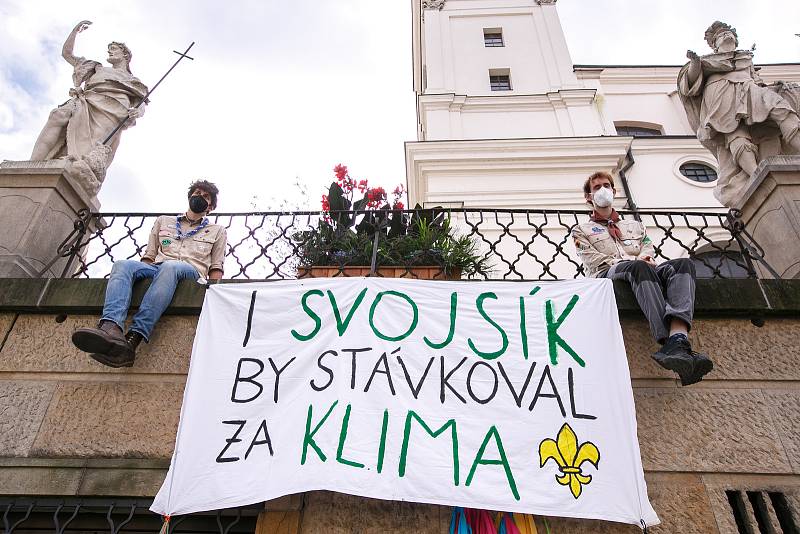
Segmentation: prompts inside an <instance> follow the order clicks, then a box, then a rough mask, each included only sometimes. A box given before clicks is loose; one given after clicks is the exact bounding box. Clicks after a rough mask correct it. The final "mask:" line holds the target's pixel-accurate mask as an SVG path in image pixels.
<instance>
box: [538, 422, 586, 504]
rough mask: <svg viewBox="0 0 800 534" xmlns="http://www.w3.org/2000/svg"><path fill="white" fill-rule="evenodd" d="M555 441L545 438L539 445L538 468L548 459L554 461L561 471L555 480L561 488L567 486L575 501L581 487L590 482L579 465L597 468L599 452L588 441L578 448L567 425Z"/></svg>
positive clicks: (576, 441)
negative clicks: (587, 463)
mask: <svg viewBox="0 0 800 534" xmlns="http://www.w3.org/2000/svg"><path fill="white" fill-rule="evenodd" d="M556 439H557V440H558V441H553V440H552V439H550V438H547V439H545V440H543V441H542V442H541V443H540V444H539V467H544V464H546V463H547V461H548V460H550V458H552V459H553V460H555V461H556V463H557V464H558V469H559V471H561V475H556V480H557V481H558V483H559V484H561V485H562V486H569V489H570V491H572V495H573V496H574V497H575V498H576V499H577V498H578V497H580V496H581V491H582V490H583V485H584V484H588V483H589V482H591V481H592V475H584V474H583V471H582V470H581V465H582V464H583V463H584V462H589V463H591V464H592V465H593V466H595V468H597V465H598V464H599V463H600V451H599V450H597V447H596V446H595V444H594V443H592V442H590V441H587V442H585V443H581V445H580V447H579V446H578V437H577V436H576V435H575V432H573V431H572V428H570V426H569V425H568V424H567V423H564V426H562V427H561V430H559V431H558V436H557V437H556Z"/></svg>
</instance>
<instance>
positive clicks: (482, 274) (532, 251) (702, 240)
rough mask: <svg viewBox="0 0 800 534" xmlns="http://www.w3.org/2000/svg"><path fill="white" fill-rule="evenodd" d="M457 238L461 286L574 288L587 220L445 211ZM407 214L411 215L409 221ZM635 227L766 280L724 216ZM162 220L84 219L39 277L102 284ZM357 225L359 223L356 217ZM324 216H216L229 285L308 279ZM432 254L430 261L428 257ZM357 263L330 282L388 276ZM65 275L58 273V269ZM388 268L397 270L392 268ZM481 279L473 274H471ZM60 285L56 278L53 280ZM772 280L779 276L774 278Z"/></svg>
mask: <svg viewBox="0 0 800 534" xmlns="http://www.w3.org/2000/svg"><path fill="white" fill-rule="evenodd" d="M441 211H443V212H445V213H446V215H447V217H449V219H450V222H451V226H452V229H453V232H454V233H455V234H457V235H463V236H468V237H469V238H470V239H472V240H473V242H474V244H475V251H476V258H475V261H474V263H475V264H476V265H475V266H478V265H477V264H479V263H480V264H481V266H484V267H485V266H488V267H489V268H488V270H487V269H484V270H481V269H469V268H467V269H461V272H462V273H463V274H462V275H461V277H462V278H466V279H501V280H543V279H554V280H555V279H565V278H577V277H579V276H583V275H584V269H583V266H582V264H581V262H580V260H579V259H578V258H577V255H576V251H575V247H574V244H573V242H572V239H571V232H572V230H573V229H574V228H575V227H576V226H577V225H578V224H580V223H582V222H586V221H588V218H589V212H587V211H572V210H503V209H446V210H441ZM408 213H411V212H408ZM620 214H621V215H622V217H623V218H629V217H636V218H638V219H640V220H641V221H642V222H643V223H644V224H645V226H646V227H647V228H648V235H649V237H650V238H651V239H652V241H653V245H654V247H655V251H656V261H661V260H668V259H674V258H680V257H683V258H687V257H688V258H692V259H693V260H694V261H695V265H696V267H697V269H698V275H699V276H700V277H706V278H747V277H749V278H754V277H757V276H758V274H759V271H762V272H764V271H771V269H770V267H769V265H768V264H767V263H766V261H765V258H764V253H763V250H762V249H761V248H760V247H759V246H758V244H757V243H755V242H754V241H753V239H752V237H751V236H750V235H749V234H748V233H747V231H746V229H745V227H744V224H743V223H742V220H741V219H740V216H739V215H740V214H739V213H738V212H736V211H735V210H731V211H730V212H727V213H725V212H717V213H712V212H696V211H693V212H676V211H638V212H635V213H633V212H620ZM158 215H159V214H155V213H88V212H83V213H82V214H81V218H80V219H79V220H76V222H75V230H74V231H73V233H72V234H71V235H70V236H69V237H67V238H66V239H65V240H64V242H63V243H62V245H61V246H60V247H59V250H58V252H57V254H56V255H55V256H54V258H53V261H52V262H50V264H49V265H48V266H47V267H46V268H45V269H43V272H45V271H47V270H48V269H50V274H48V276H52V275H53V274H52V273H53V272H54V271H53V269H54V268H55V267H58V271H59V272H60V273H61V276H62V277H81V278H102V277H107V276H108V274H109V272H110V270H111V265H112V264H113V262H114V261H117V260H120V259H138V258H139V257H141V255H142V254H143V253H144V251H145V249H146V247H147V242H148V237H149V233H150V229H151V227H152V225H153V222H154V221H155V219H156V218H157V217H158ZM353 215H359V216H363V213H360V214H353ZM323 216H324V214H322V213H320V212H308V211H297V212H251V213H219V214H212V215H211V216H210V220H211V222H212V223H216V224H220V225H223V226H224V227H225V228H226V229H227V236H228V244H227V250H226V254H225V278H232V279H253V280H275V279H293V278H297V277H298V276H304V275H306V274H307V273H308V271H307V270H306V269H305V267H307V265H306V262H305V255H304V247H305V246H307V245H308V241H307V237H306V238H304V237H303V236H304V235H305V236H307V234H304V232H307V231H308V230H312V229H314V228H316V227H317V225H318V223H319V221H320V218H321V217H323ZM434 252H435V251H434ZM427 257H429V258H432V259H431V261H430V263H432V264H433V266H434V267H438V268H439V269H440V273H441V275H445V274H447V275H448V276H452V272H449V271H448V272H446V271H447V269H446V266H444V265H443V264H442V262H441V261H437V255H436V254H427ZM374 260H377V261H373V263H374V265H370V262H369V261H367V262H366V266H365V265H364V263H365V262H364V261H363V260H361V261H357V260H355V259H353V258H352V257H351V256H350V255H349V254H348V253H347V251H341V252H339V253H338V254H337V255H336V256H335V257H331V259H330V261H329V262H328V263H329V264H330V265H332V266H333V267H334V269H335V270H336V271H338V272H337V273H336V274H341V275H344V276H348V275H350V272H351V271H350V270H348V269H346V268H347V267H351V266H354V265H356V264H358V265H360V266H362V267H364V268H366V269H367V270H366V271H365V270H364V269H362V270H360V271H357V274H364V273H365V272H370V270H369V268H370V267H371V270H372V272H373V273H374V274H376V275H378V276H380V275H381V274H382V273H383V272H384V271H383V270H382V269H381V268H383V267H388V265H386V264H382V263H381V258H380V257H378V258H374ZM62 265H63V267H62ZM393 265H394V264H393ZM418 265H419V258H418V257H415V256H414V255H410V256H407V257H406V258H404V259H403V258H401V260H400V261H399V265H397V267H399V268H401V269H404V270H405V273H404V274H405V275H407V276H411V277H415V276H417V274H416V271H414V270H413V268H414V267H416V266H418ZM473 271H477V272H473ZM56 275H57V274H56ZM773 275H774V276H776V277H777V275H775V273H773Z"/></svg>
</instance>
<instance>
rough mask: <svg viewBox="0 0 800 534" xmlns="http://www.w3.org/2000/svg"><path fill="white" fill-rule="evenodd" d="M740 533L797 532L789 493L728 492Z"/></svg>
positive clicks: (796, 533) (779, 533)
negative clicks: (787, 494) (787, 496)
mask: <svg viewBox="0 0 800 534" xmlns="http://www.w3.org/2000/svg"><path fill="white" fill-rule="evenodd" d="M725 494H726V496H727V498H728V504H730V507H731V513H732V514H733V519H734V522H735V523H736V530H737V531H738V532H739V534H798V533H800V530H798V527H797V523H796V521H795V518H794V514H793V513H792V507H791V506H790V504H789V500H788V499H787V498H786V495H785V494H783V493H782V492H779V491H738V490H728V491H726V492H725Z"/></svg>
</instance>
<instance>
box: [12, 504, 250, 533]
mask: <svg viewBox="0 0 800 534" xmlns="http://www.w3.org/2000/svg"><path fill="white" fill-rule="evenodd" d="M152 502H153V501H152V500H151V499H124V498H121V499H113V500H112V499H95V498H84V499H79V498H64V499H60V498H27V497H10V498H7V497H6V498H0V514H2V523H3V533H4V534H43V533H55V534H78V533H80V534H90V533H92V534H93V533H96V534H101V533H109V534H119V533H120V532H122V533H125V534H145V533H147V534H152V533H154V532H158V531H159V530H160V529H161V525H162V518H161V516H159V515H157V514H154V513H152V512H150V511H149V508H150V505H151V504H152ZM261 509H263V505H260V504H259V505H253V506H246V507H241V508H231V509H227V510H216V511H213V512H202V513H197V514H190V515H183V516H176V517H173V518H172V520H171V521H170V528H169V532H170V533H172V534H211V533H216V534H252V533H253V532H255V527H256V520H257V517H258V513H259V511H260V510H261Z"/></svg>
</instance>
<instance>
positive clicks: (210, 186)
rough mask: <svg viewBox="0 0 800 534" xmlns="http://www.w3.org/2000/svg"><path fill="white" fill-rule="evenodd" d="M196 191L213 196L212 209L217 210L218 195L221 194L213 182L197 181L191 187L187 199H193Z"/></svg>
mask: <svg viewBox="0 0 800 534" xmlns="http://www.w3.org/2000/svg"><path fill="white" fill-rule="evenodd" d="M196 189H199V190H200V191H205V192H206V193H208V194H209V195H211V209H212V210H213V209H216V208H217V195H218V194H219V188H218V187H217V186H216V185H215V184H214V183H213V182H209V181H208V180H195V181H194V182H192V184H191V185H190V186H189V193H188V194H187V195H186V198H192V193H194V192H195V190H196Z"/></svg>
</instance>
